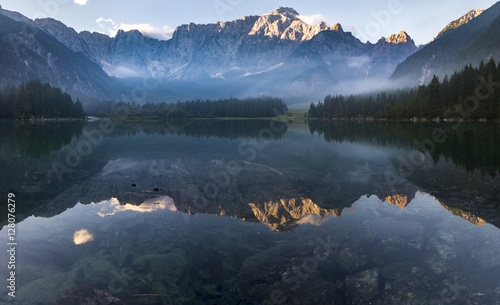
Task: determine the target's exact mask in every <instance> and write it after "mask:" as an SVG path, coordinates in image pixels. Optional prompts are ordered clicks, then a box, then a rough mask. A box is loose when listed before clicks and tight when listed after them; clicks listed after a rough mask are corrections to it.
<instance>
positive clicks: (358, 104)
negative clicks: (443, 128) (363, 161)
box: [308, 59, 500, 120]
mask: <svg viewBox="0 0 500 305" xmlns="http://www.w3.org/2000/svg"><path fill="white" fill-rule="evenodd" d="M308 115H309V117H311V118H356V117H357V118H369V117H372V118H378V119H412V118H429V119H434V118H440V119H473V120H478V119H488V120H496V119H500V64H499V65H497V64H496V63H495V61H494V60H493V59H491V60H490V61H489V62H488V63H486V64H485V63H484V62H481V64H480V65H479V67H477V68H474V67H472V65H468V66H465V68H464V69H462V70H461V71H458V72H455V73H453V75H451V76H450V77H448V76H445V77H444V79H443V80H442V81H440V80H439V78H438V77H437V76H434V77H433V78H432V80H431V82H430V83H429V84H427V85H421V86H419V87H418V88H413V89H406V90H398V91H395V92H389V93H379V94H378V95H376V96H372V95H351V96H342V95H337V96H330V95H329V96H327V97H326V98H325V99H324V102H323V103H321V102H320V103H318V104H316V105H315V104H311V105H310V107H309V112H308Z"/></svg>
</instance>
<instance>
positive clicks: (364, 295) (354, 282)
mask: <svg viewBox="0 0 500 305" xmlns="http://www.w3.org/2000/svg"><path fill="white" fill-rule="evenodd" d="M378 277H379V269H378V268H373V269H369V270H364V271H362V272H360V273H356V274H352V275H348V276H347V277H346V280H345V284H346V294H347V296H348V297H349V298H350V299H352V300H356V299H359V298H361V301H369V300H372V299H373V298H374V297H375V295H376V294H377V293H378Z"/></svg>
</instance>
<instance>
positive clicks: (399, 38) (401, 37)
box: [385, 31, 414, 44]
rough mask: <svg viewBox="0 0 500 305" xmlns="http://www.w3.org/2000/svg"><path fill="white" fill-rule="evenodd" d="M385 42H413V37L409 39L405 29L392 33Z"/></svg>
mask: <svg viewBox="0 0 500 305" xmlns="http://www.w3.org/2000/svg"><path fill="white" fill-rule="evenodd" d="M385 41H386V42H388V43H392V44H400V43H408V42H410V43H413V44H414V42H413V39H411V37H410V35H408V34H407V33H406V32H405V31H401V32H399V33H397V34H392V35H390V36H389V37H387V38H386V39H385Z"/></svg>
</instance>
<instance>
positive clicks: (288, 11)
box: [269, 6, 299, 17]
mask: <svg viewBox="0 0 500 305" xmlns="http://www.w3.org/2000/svg"><path fill="white" fill-rule="evenodd" d="M269 15H285V16H287V17H294V16H297V15H299V13H297V11H296V10H294V9H293V8H291V7H282V6H280V7H278V8H276V9H274V10H273V11H272V12H270V13H269Z"/></svg>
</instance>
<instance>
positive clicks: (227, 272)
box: [0, 120, 500, 304]
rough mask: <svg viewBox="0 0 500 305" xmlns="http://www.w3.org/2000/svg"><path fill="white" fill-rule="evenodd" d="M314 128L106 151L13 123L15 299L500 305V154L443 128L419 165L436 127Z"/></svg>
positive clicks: (178, 127)
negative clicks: (470, 147)
mask: <svg viewBox="0 0 500 305" xmlns="http://www.w3.org/2000/svg"><path fill="white" fill-rule="evenodd" d="M319 123H321V124H318V123H314V124H311V123H310V124H307V123H293V124H291V123H286V125H287V128H271V127H270V126H271V125H270V124H276V121H274V122H273V121H258V122H256V121H248V122H247V124H246V125H245V127H241V128H232V129H231V132H228V128H227V127H228V126H244V125H235V124H236V123H234V122H233V121H230V120H227V121H203V122H200V121H194V122H193V121H183V122H177V123H176V124H172V125H168V124H164V123H147V124H143V123H130V124H126V126H123V125H120V124H115V125H114V129H113V131H112V132H110V133H107V134H106V135H105V136H103V138H102V139H100V140H99V139H98V138H97V137H94V138H93V139H94V140H95V141H94V142H92V141H91V139H89V137H88V135H89V134H93V133H92V132H91V131H94V130H96V129H95V128H99V123H98V122H97V123H81V124H68V125H61V126H60V127H59V128H60V129H58V128H56V129H54V128H55V127H54V126H52V125H45V124H39V125H36V128H35V130H37V132H39V133H40V135H41V136H40V137H39V138H40V140H41V141H42V142H44V138H43V135H47V137H48V135H49V134H51V135H60V136H59V137H57V139H56V138H53V137H50V138H51V139H53V142H52V144H51V145H50V146H49V147H46V146H39V145H32V144H29V143H25V142H23V141H21V139H22V137H21V136H20V135H23V134H25V133H30V132H34V131H33V130H34V129H33V126H31V125H23V124H13V123H5V122H4V123H2V124H4V125H3V127H2V132H5V136H3V135H2V139H4V140H3V141H2V143H1V144H0V145H1V146H0V152H1V153H0V160H1V162H2V166H4V168H6V169H7V170H9V171H10V172H11V173H12V175H11V177H10V178H9V179H8V180H7V179H4V180H3V181H2V184H3V185H4V186H5V188H6V190H8V191H9V192H12V193H14V194H16V196H17V200H18V201H21V200H22V201H23V205H19V209H18V211H16V218H17V221H18V222H17V228H18V230H19V233H18V235H17V242H18V245H19V246H20V245H22V248H19V251H18V252H17V257H16V258H17V260H18V262H19V263H18V265H17V268H18V271H19V273H18V286H17V291H16V293H17V295H16V301H17V302H19V304H53V303H55V302H57V301H59V302H60V303H61V302H63V301H67V300H69V299H73V300H74V299H75V298H76V299H78V298H83V297H86V298H99V294H97V293H96V291H107V292H106V293H107V296H106V298H108V297H109V298H116V300H121V301H120V302H128V303H131V304H136V303H137V304H144V303H145V304H163V303H169V302H171V303H172V304H193V303H196V302H198V303H214V304H238V303H240V304H252V303H255V302H260V303H263V302H264V303H265V302H266V301H267V302H271V303H272V302H273V299H274V298H276V297H277V294H279V296H280V297H281V298H286V299H287V300H288V301H287V302H288V303H290V304H304V302H306V301H307V300H315V302H316V303H322V304H332V303H335V304H352V303H353V302H355V300H358V299H359V300H363V302H367V303H370V302H372V303H373V302H382V303H384V304H405V303H408V304H410V303H411V302H414V301H416V300H418V301H419V302H422V303H424V304H427V303H432V302H443V303H446V302H450V303H453V302H458V300H470V302H476V303H477V302H482V303H483V304H494V301H495V300H496V299H498V297H499V295H500V294H499V292H498V289H497V287H498V285H499V284H500V283H499V278H498V274H499V268H500V263H499V262H500V248H499V244H500V231H499V229H498V226H499V224H500V223H499V222H498V219H499V218H498V215H499V213H498V211H497V209H496V203H498V201H497V199H496V197H495V196H497V193H498V185H500V184H499V181H498V179H499V178H498V175H497V174H496V173H497V172H498V170H499V169H500V167H498V164H496V163H495V162H496V161H495V160H494V159H491V162H486V161H484V160H488V158H489V157H488V156H489V155H488V154H489V152H484V151H477V150H474V151H470V152H468V153H470V154H472V155H475V156H476V157H475V158H474V160H482V161H478V162H472V163H471V162H469V161H467V160H468V159H462V158H460V156H458V155H455V154H454V149H452V147H454V145H455V144H454V143H455V142H454V134H453V133H452V131H451V130H447V129H446V131H447V132H448V135H449V141H450V142H449V143H450V145H452V147H448V146H447V145H446V143H447V142H444V143H440V145H439V146H436V148H435V151H425V150H422V149H421V148H420V147H419V146H418V145H417V144H416V143H419V142H418V141H419V140H420V141H421V140H422V138H421V137H422V136H424V138H425V136H426V132H427V128H426V127H425V126H428V125H427V124H423V125H418V124H417V125H410V126H405V125H404V124H403V125H396V126H392V125H391V124H385V123H384V124H382V123H368V122H364V123H357V122H356V123H354V122H335V123H328V122H326V123H322V122H319ZM484 126H486V125H484ZM275 127H279V126H275ZM441 127H443V126H441ZM266 128H268V129H266ZM463 128H467V125H464V127H463ZM478 128H479V127H478ZM263 130H264V131H263ZM273 130H274V131H273ZM45 131H50V132H48V133H46V132H45ZM431 131H432V128H431ZM264 133H265V136H262V135H263V134H264ZM94 134H95V133H94ZM483 134H485V135H486V134H487V133H483ZM68 135H71V136H68ZM259 135H260V136H259ZM493 138H494V136H493V137H492V136H491V134H488V138H485V139H484V141H483V140H482V141H483V142H482V143H483V145H485V146H488V147H491V150H490V151H494V150H495V147H496V146H495V145H496V144H495V143H496V142H494V141H493V142H491V143H490V142H489V140H492V139H493ZM98 140H99V141H98ZM415 140H417V142H415ZM84 141H87V142H88V143H90V144H87V143H86V142H84ZM79 143H80V144H79ZM81 143H85V145H87V146H86V147H87V148H86V149H85V150H83V147H84V146H83V144H81ZM88 145H92V146H91V147H92V149H91V150H90V149H88V147H90V146H88ZM428 148H432V147H430V146H429V147H428ZM79 150H80V152H84V155H81V154H80V155H79V157H78V155H77V154H79V153H78V151H79ZM477 154H479V155H477ZM79 158H81V160H79V161H78V162H77V160H78V159H79ZM404 161H406V162H407V163H405V162H404ZM417 161H418V162H417ZM408 164H410V165H411V166H412V168H411V171H410V168H409V167H408ZM21 168H22V170H21ZM485 190H486V191H485ZM5 219H6V218H5ZM7 229H8V226H7V225H6V223H5V222H4V226H3V229H2V232H1V236H4V237H2V238H5V236H7ZM4 242H7V241H6V240H4ZM7 255H8V254H6V253H3V254H1V256H2V259H5V260H6V261H7V260H8V259H9V258H8V257H7ZM6 266H7V265H5V266H3V267H1V268H3V269H5V270H4V271H5V272H7V269H6V268H7V267H6ZM3 269H2V270H3ZM256 286H258V287H259V289H255V287H256ZM410 288H411V289H410ZM6 289H7V288H2V291H3V292H5V294H4V295H7V292H8V291H7V290H6ZM325 289H326V290H325ZM322 291H323V292H322ZM101 297H102V298H104V296H103V295H101ZM117 302H118V301H117ZM409 302H410V303H409Z"/></svg>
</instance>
